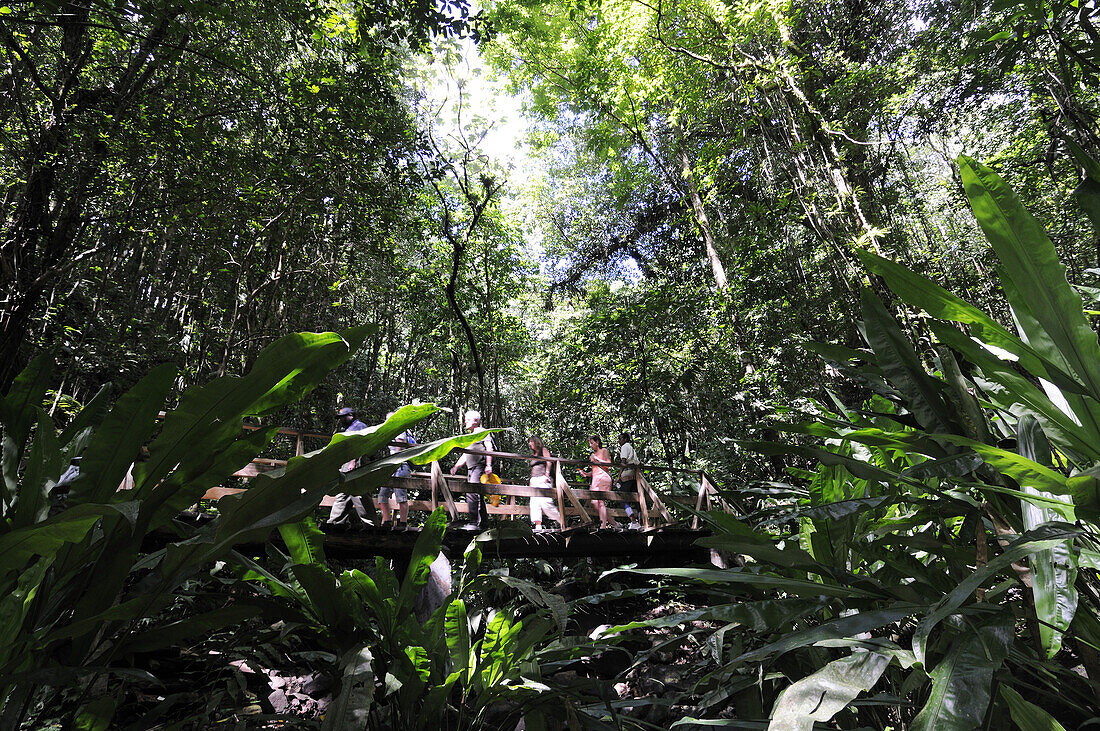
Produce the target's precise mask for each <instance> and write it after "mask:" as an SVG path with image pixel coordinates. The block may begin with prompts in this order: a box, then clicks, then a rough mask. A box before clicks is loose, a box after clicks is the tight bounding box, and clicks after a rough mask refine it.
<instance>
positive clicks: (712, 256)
mask: <svg viewBox="0 0 1100 731" xmlns="http://www.w3.org/2000/svg"><path fill="white" fill-rule="evenodd" d="M680 173H681V175H683V178H684V186H685V187H686V189H687V194H688V198H689V199H691V210H692V211H694V213H695V223H696V224H697V225H698V226H699V232H700V233H701V234H702V236H703V245H704V246H705V247H706V250H707V261H708V262H710V271H711V273H712V274H713V275H714V283H715V284H716V285H717V286H718V289H725V288H726V287H727V286H729V283H728V281H727V279H726V268H725V266H723V264H722V259H721V257H719V256H718V247H717V246H716V245H715V243H714V231H713V229H712V228H711V225H710V219H709V218H707V211H706V208H705V207H704V206H703V196H701V195H700V194H699V186H698V185H697V184H696V182H695V172H694V171H693V170H692V168H691V159H690V158H688V154H687V150H686V149H684V148H683V147H682V146H681V147H680Z"/></svg>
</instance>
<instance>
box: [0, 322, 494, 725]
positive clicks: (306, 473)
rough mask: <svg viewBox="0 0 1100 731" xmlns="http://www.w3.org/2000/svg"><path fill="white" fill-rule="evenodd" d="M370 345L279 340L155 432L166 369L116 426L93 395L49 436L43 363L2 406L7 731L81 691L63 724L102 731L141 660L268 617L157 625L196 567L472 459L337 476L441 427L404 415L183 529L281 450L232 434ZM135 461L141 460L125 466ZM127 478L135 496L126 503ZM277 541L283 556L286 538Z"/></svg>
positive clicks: (350, 338) (344, 336) (204, 615)
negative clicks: (322, 508)
mask: <svg viewBox="0 0 1100 731" xmlns="http://www.w3.org/2000/svg"><path fill="white" fill-rule="evenodd" d="M369 330H370V328H369V327H361V328H355V329H352V330H349V331H346V332H343V333H299V334H296V335H289V336H286V337H284V338H282V339H280V340H278V341H276V342H275V343H274V344H272V345H271V346H270V347H268V348H267V349H266V350H265V351H264V352H263V353H262V354H261V355H260V356H259V357H258V358H257V359H256V362H255V364H254V366H253V368H252V369H251V370H250V371H249V372H248V374H247V375H245V376H241V377H235V376H225V377H221V378H217V379H215V380H213V381H211V382H210V383H208V384H206V385H202V386H195V387H192V388H189V389H187V390H186V391H184V392H183V394H182V395H181V396H180V398H179V402H178V404H177V405H176V406H175V408H170V409H168V411H167V414H166V415H165V417H164V419H163V421H162V422H158V420H157V417H158V414H159V412H160V411H161V410H162V409H164V408H165V402H166V399H167V398H168V396H169V394H170V393H171V391H172V388H173V385H174V383H175V376H176V371H175V368H174V367H173V366H171V365H165V366H161V367H158V368H156V369H154V370H153V371H152V372H150V373H149V374H148V375H147V376H145V377H144V378H143V379H141V381H140V382H138V383H137V385H135V386H134V387H133V388H132V389H130V390H129V391H128V392H127V393H125V394H123V395H122V397H121V398H119V400H118V401H117V403H115V404H114V406H113V407H111V408H108V407H107V403H106V391H105V390H104V391H101V392H100V394H99V395H98V396H97V397H96V398H95V399H94V400H93V401H92V402H90V403H89V404H88V405H87V406H85V407H84V409H82V410H81V411H80V413H79V414H77V415H76V416H75V417H74V419H73V420H72V422H71V423H70V424H69V425H68V426H67V427H66V428H65V429H64V430H62V431H61V432H60V433H59V432H58V431H57V430H56V428H55V426H54V424H53V422H52V421H51V419H50V418H49V416H48V415H47V414H46V412H45V411H44V410H43V409H42V408H41V406H40V404H41V403H42V398H43V394H44V393H45V392H46V389H47V387H48V385H49V382H50V379H51V373H50V360H49V358H48V356H41V357H39V358H37V359H36V360H35V361H34V362H33V363H32V364H31V366H30V367H29V368H28V369H27V370H26V371H25V372H24V373H23V374H22V375H20V376H19V378H18V379H17V380H16V381H15V383H14V385H13V387H12V388H11V389H10V391H9V392H8V393H7V394H6V396H5V397H4V398H3V399H2V400H0V424H2V427H3V458H2V471H3V484H2V485H0V508H2V510H3V513H2V517H3V521H2V523H0V585H2V588H3V590H2V591H0V596H2V598H0V704H2V705H0V714H2V715H0V725H2V726H3V727H4V728H17V727H19V725H20V724H21V723H22V722H23V720H24V719H26V718H27V717H28V713H29V711H30V709H31V708H32V704H33V703H34V702H35V701H36V699H37V700H39V701H42V700H45V701H46V702H50V699H53V700H54V701H56V702H60V700H59V699H60V698H61V691H62V690H63V689H70V690H71V689H74V688H75V689H80V692H79V694H78V696H79V698H78V700H77V701H76V702H75V704H73V705H75V706H76V707H74V708H71V709H70V712H69V715H70V718H78V719H83V720H81V721H80V723H83V724H84V725H85V726H88V727H96V728H101V727H105V726H106V725H107V724H109V723H110V719H111V718H112V716H113V714H114V713H115V711H116V709H117V708H118V707H119V706H120V705H121V704H123V703H124V702H125V694H126V693H127V690H128V688H129V687H130V686H131V685H134V686H137V687H144V686H147V685H151V684H156V682H157V679H156V678H155V677H151V676H149V675H147V674H146V673H143V672H135V670H134V669H133V667H132V666H133V663H132V660H133V658H134V657H135V656H137V655H139V654H141V653H148V652H151V651H155V650H158V649H163V648H170V647H179V646H181V645H183V644H185V643H187V642H188V641H190V640H191V639H192V638H201V637H204V636H205V635H207V634H208V633H210V632H212V631H215V630H218V629H219V628H224V627H233V626H236V625H237V624H239V623H241V622H244V621H246V620H249V619H252V618H256V617H259V616H260V615H261V614H262V613H263V612H264V611H265V607H264V606H263V605H262V604H260V603H258V602H256V601H249V600H246V599H240V598H239V597H233V596H227V597H225V598H224V599H223V601H222V603H221V605H220V606H214V607H211V608H209V609H207V610H205V611H203V612H201V613H198V614H191V615H188V616H184V617H183V618H178V617H176V616H174V615H168V616H167V617H166V616H165V615H164V614H163V612H164V610H166V609H168V608H169V607H172V606H178V605H179V604H180V603H183V604H186V601H184V600H183V598H184V594H185V592H183V591H182V589H181V587H182V586H183V585H184V583H185V582H187V581H188V580H189V579H190V578H192V577H194V576H196V575H197V574H198V573H199V572H200V571H201V570H202V569H203V568H204V567H206V566H209V565H210V564H211V563H212V562H213V561H214V560H216V559H221V558H224V557H226V556H228V555H230V552H231V551H232V549H233V547H234V546H235V545H238V544H242V543H254V542H263V541H265V540H267V538H268V536H269V534H270V533H271V531H272V530H274V529H275V528H279V527H281V526H285V525H288V524H290V525H293V524H296V523H298V521H301V520H303V518H305V517H306V516H307V515H309V514H311V513H312V511H313V510H314V509H315V507H316V505H317V504H318V503H319V501H320V500H321V498H322V496H324V495H325V494H326V493H330V492H347V493H357V494H372V493H373V492H374V491H375V490H376V489H377V487H378V486H379V485H380V484H381V483H382V482H383V481H385V480H386V479H388V478H389V476H390V475H391V474H392V473H393V471H394V469H396V467H397V465H398V464H399V463H400V462H401V461H405V460H411V461H414V462H428V461H432V460H434V459H438V458H439V457H441V456H443V455H445V454H446V453H447V452H449V451H450V450H451V449H452V448H454V447H456V446H465V445H467V444H469V443H471V441H473V439H474V438H475V437H476V435H466V436H463V437H457V438H453V439H445V440H441V441H437V442H433V443H429V444H424V445H419V446H417V447H416V448H414V449H412V450H408V451H405V452H402V453H401V454H400V455H390V456H387V457H386V458H384V459H378V460H375V461H372V462H370V463H368V464H366V465H364V466H362V467H360V468H358V469H356V470H354V471H352V472H349V473H341V472H340V471H339V468H340V466H341V465H342V464H343V463H345V462H347V461H348V460H349V459H354V458H358V457H360V456H362V455H370V454H375V453H376V452H378V451H379V450H380V449H381V448H382V447H384V446H385V445H386V444H388V443H389V442H390V441H391V440H392V439H394V438H395V437H396V436H397V435H398V434H400V433H401V432H403V431H404V430H406V429H407V428H409V427H410V426H411V425H412V424H414V423H416V422H417V421H419V420H420V419H423V418H425V417H426V416H428V415H430V414H432V413H433V412H435V411H436V410H437V409H436V407H434V406H432V405H419V406H408V407H405V408H403V409H401V410H399V411H398V412H397V413H395V414H394V415H393V417H391V418H390V419H389V420H387V421H386V422H385V423H384V424H380V425H378V426H376V427H373V428H371V429H367V430H364V431H362V432H358V433H356V434H349V435H345V434H338V435H336V436H334V437H333V438H332V440H331V441H330V443H329V444H328V445H327V446H326V447H325V448H324V449H322V450H320V451H318V452H315V453H312V454H307V455H303V456H299V457H295V458H293V459H291V460H290V461H289V462H288V463H287V465H286V467H285V468H283V469H280V470H277V471H275V472H271V473H267V474H264V475H261V476H259V477H257V478H256V479H255V480H253V482H252V485H251V487H250V489H248V490H247V491H245V492H244V493H241V494H239V495H233V496H230V497H226V498H223V499H222V501H221V502H220V504H219V511H218V516H217V517H216V518H215V519H214V520H212V521H210V522H209V523H208V524H206V525H204V526H203V527H201V528H194V527H191V526H188V525H186V524H184V523H181V522H179V521H177V520H176V516H177V515H178V514H179V512H180V511H181V510H183V509H184V508H186V507H187V506H190V505H193V504H195V503H196V502H197V501H198V500H199V498H200V497H201V496H202V495H203V494H204V492H205V491H206V490H207V489H208V488H209V487H212V486H214V485H218V484H222V483H223V481H224V480H225V479H226V478H227V477H228V476H229V475H231V474H232V473H234V472H235V471H237V470H238V469H240V468H241V467H243V466H244V465H246V464H248V463H249V462H250V461H251V460H252V459H253V457H255V456H256V455H257V454H259V453H260V452H261V451H262V450H263V449H265V448H266V447H267V445H268V444H269V443H270V442H271V440H272V439H273V438H274V436H275V433H276V431H277V428H278V427H274V426H273V427H266V428H261V429H258V430H255V431H251V432H247V433H245V432H243V431H242V429H241V428H240V427H241V423H242V420H243V419H245V418H247V417H257V416H263V415H265V414H270V413H272V412H274V411H276V410H277V409H280V408H282V407H283V406H285V405H287V404H289V403H291V402H293V401H295V400H297V399H299V398H301V397H302V396H303V395H304V394H305V393H307V392H308V391H309V390H310V389H312V388H313V387H314V386H315V385H317V383H318V382H319V381H320V379H321V378H322V377H324V375H325V374H327V373H328V372H329V371H330V370H331V369H333V368H335V367H336V366H338V365H340V364H341V363H343V362H344V361H345V360H346V359H347V358H348V357H349V356H350V355H351V353H352V352H353V351H354V350H355V348H356V347H358V345H359V343H360V342H361V341H362V339H363V337H364V336H365V335H366V334H367V332H369ZM143 449H147V453H148V460H147V461H136V460H137V458H138V454H139V452H141V451H142V450H143ZM80 455H82V460H81V462H80V474H79V477H78V478H77V479H76V480H75V481H74V482H73V483H72V485H71V488H70V489H69V491H68V493H67V494H65V495H61V494H58V493H59V491H57V490H55V488H56V486H57V483H58V480H59V477H60V475H61V474H62V471H63V470H64V469H65V468H66V466H67V465H68V464H69V462H70V460H71V458H72V457H75V456H80ZM131 471H132V476H133V485H134V486H133V489H130V490H119V485H120V483H122V481H123V478H124V477H125V476H126V475H127V473H128V472H131ZM51 500H52V501H53V502H54V503H55V504H56V507H55V509H53V510H51ZM282 530H283V534H284V537H285V538H286V540H287V542H288V543H291V544H292V545H293V542H294V540H295V536H296V534H295V533H294V530H295V529H294V528H282ZM154 535H161V536H164V535H167V536H168V540H167V544H166V545H165V542H164V540H161V541H160V545H161V546H163V547H160V548H156V549H151V548H150V547H149V546H150V545H151V544H150V543H149V540H148V539H150V537H152V536H154ZM301 540H305V539H304V538H303V539H301ZM307 570H308V569H302V570H301V571H302V573H303V575H305V572H306V571H307ZM317 573H318V572H316V571H314V574H317ZM314 578H315V579H317V580H320V578H323V577H318V576H314ZM320 609H321V608H320V607H315V610H317V611H320ZM97 724H98V725H97Z"/></svg>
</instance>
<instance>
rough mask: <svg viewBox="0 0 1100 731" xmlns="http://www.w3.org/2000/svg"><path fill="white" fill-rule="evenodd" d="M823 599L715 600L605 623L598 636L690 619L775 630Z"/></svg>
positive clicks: (687, 622) (813, 608) (686, 622)
mask: <svg viewBox="0 0 1100 731" xmlns="http://www.w3.org/2000/svg"><path fill="white" fill-rule="evenodd" d="M824 606H825V602H824V601H823V600H820V599H819V600H814V599H765V600H763V601H758V602H746V601H739V602H737V603H735V604H718V605H714V606H709V607H704V608H701V609H693V610H691V611H687V612H676V613H674V614H666V615H664V616H662V617H656V618H654V619H646V620H639V621H635V622H628V623H627V624H620V625H614V626H611V627H608V628H607V629H605V630H603V631H602V632H601V633H600V636H601V637H610V636H611V635H615V634H619V633H620V632H626V631H628V630H632V629H641V628H655V629H656V628H662V627H676V626H679V625H687V624H689V623H691V622H723V623H726V624H731V625H733V624H736V625H743V626H745V627H748V628H750V629H752V630H753V631H755V632H768V631H774V630H776V629H779V628H783V627H786V626H787V625H789V624H790V622H791V621H793V620H794V619H796V618H798V617H801V616H803V615H805V614H806V613H807V612H809V611H813V610H820V609H822V608H823V607H824Z"/></svg>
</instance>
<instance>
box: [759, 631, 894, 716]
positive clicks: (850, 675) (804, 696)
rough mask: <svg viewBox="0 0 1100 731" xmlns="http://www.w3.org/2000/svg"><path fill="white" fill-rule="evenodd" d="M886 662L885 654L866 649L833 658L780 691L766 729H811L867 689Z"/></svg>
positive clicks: (886, 656) (879, 675) (870, 686)
mask: <svg viewBox="0 0 1100 731" xmlns="http://www.w3.org/2000/svg"><path fill="white" fill-rule="evenodd" d="M889 664H890V657H889V656H888V655H880V654H879V653H877V652H867V651H866V650H856V651H855V652H853V653H852V654H851V655H849V656H848V657H844V658H841V659H839V660H833V661H832V662H830V663H829V664H828V665H826V666H825V667H823V668H821V669H820V670H818V671H817V672H816V673H813V674H812V675H809V676H807V677H805V678H802V680H799V681H798V682H797V683H795V684H794V685H791V686H790V687H789V688H785V689H784V690H783V692H782V693H780V694H779V698H778V699H777V700H776V702H775V708H773V709H772V717H771V718H772V722H771V724H770V725H769V726H768V731H812V729H813V727H814V723H815V722H818V721H820V722H821V723H825V722H828V721H830V720H831V719H832V717H833V716H835V715H836V714H837V713H839V712H840V711H842V710H844V708H845V707H846V706H847V705H848V704H849V703H851V702H852V701H853V700H855V697H856V696H858V695H859V694H860V693H862V692H864V691H867V690H870V689H871V688H872V687H873V686H874V685H875V683H877V682H878V679H879V678H880V677H881V676H882V674H883V672H885V671H886V667H887V666H888V665H889Z"/></svg>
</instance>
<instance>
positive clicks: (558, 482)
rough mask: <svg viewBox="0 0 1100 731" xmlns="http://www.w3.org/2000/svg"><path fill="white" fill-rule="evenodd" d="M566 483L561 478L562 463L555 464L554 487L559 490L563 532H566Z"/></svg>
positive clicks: (559, 509) (559, 514)
mask: <svg viewBox="0 0 1100 731" xmlns="http://www.w3.org/2000/svg"><path fill="white" fill-rule="evenodd" d="M564 483H565V479H564V478H562V476H561V462H555V463H554V487H555V488H557V497H558V517H559V518H561V527H562V530H565V501H564V500H563V495H564V494H565V491H564V490H563V489H562V487H563V485H564Z"/></svg>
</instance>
